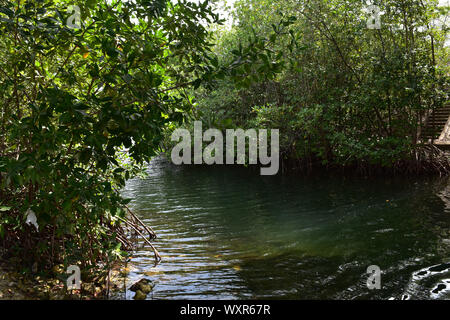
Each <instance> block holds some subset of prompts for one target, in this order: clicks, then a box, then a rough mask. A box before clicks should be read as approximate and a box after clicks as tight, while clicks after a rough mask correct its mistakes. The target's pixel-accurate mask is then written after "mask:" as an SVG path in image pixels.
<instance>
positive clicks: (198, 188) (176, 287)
mask: <svg viewBox="0 0 450 320" xmlns="http://www.w3.org/2000/svg"><path fill="white" fill-rule="evenodd" d="M148 173H149V176H148V178H146V179H144V180H139V179H135V180H132V181H130V182H129V183H128V185H127V187H126V189H125V190H124V195H125V196H126V197H129V198H132V199H133V201H132V202H131V206H132V208H133V210H134V211H135V212H136V213H138V214H139V215H140V216H141V217H142V218H143V220H144V221H145V222H146V223H147V224H148V225H150V226H152V227H153V229H154V230H155V231H156V233H157V234H158V239H156V240H155V242H154V244H155V245H156V247H157V248H158V250H159V251H160V253H161V255H162V257H163V260H162V262H161V263H160V264H159V265H158V266H156V267H154V258H153V253H152V251H151V250H149V249H148V248H143V249H140V250H138V251H137V252H136V254H134V255H133V259H132V260H131V263H130V265H129V266H130V269H131V273H130V274H129V276H128V279H127V285H128V286H130V285H131V284H132V283H133V282H134V281H136V280H138V279H139V278H141V277H147V278H149V279H152V280H154V281H155V284H156V285H155V288H154V291H153V293H152V294H150V295H149V298H153V299H253V298H258V299H271V298H283V299H355V298H356V299H389V298H395V299H401V298H402V297H403V298H405V297H409V298H413V299H449V298H450V265H445V263H449V262H450V185H449V182H450V181H449V180H448V179H441V178H411V179H408V178H404V177H403V178H392V179H386V178H376V179H373V178H371V179H363V178H342V177H339V178H338V177H326V176H321V177H313V178H302V177H299V176H290V177H286V176H285V177H280V176H276V177H267V176H266V177H261V176H259V174H258V171H256V172H250V171H248V170H246V169H243V168H233V167H229V166H221V167H196V166H190V167H178V166H173V165H171V164H169V163H167V162H165V161H163V160H161V159H156V160H154V161H153V162H152V164H151V165H150V167H149V169H148ZM448 185H449V187H447V186H448ZM369 265H378V266H379V267H380V268H381V270H382V275H381V289H380V290H376V289H374V290H369V289H368V288H367V285H366V281H367V278H368V274H366V269H367V267H368V266H369ZM434 266H437V267H434ZM430 267H431V269H428V268H430ZM439 284H441V285H440V286H439ZM437 286H439V287H437ZM433 291H434V292H433ZM133 295H134V293H132V292H130V291H127V293H126V298H132V296H133Z"/></svg>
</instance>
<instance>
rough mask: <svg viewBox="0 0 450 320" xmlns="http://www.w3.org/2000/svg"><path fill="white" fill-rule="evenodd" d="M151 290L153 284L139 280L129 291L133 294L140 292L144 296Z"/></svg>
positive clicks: (146, 280)
mask: <svg viewBox="0 0 450 320" xmlns="http://www.w3.org/2000/svg"><path fill="white" fill-rule="evenodd" d="M152 289H153V284H152V283H151V281H150V280H148V279H141V280H139V281H138V282H136V283H135V284H133V285H132V286H131V287H130V290H131V291H133V292H136V291H138V290H139V291H141V292H143V293H145V294H148V293H149V292H150V291H152Z"/></svg>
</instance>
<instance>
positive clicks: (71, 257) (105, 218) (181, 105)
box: [0, 0, 291, 271]
mask: <svg viewBox="0 0 450 320" xmlns="http://www.w3.org/2000/svg"><path fill="white" fill-rule="evenodd" d="M73 5H74V4H73V3H72V2H71V1H68V0H67V1H66V0H61V1H55V0H53V1H51V0H33V1H31V0H30V1H23V0H22V1H21V0H17V1H4V0H1V1H0V96H1V102H0V103H1V108H2V109H1V110H2V112H1V120H0V126H1V137H0V201H1V204H0V205H1V207H0V241H1V243H2V248H3V249H5V250H6V251H7V252H6V253H7V254H9V255H14V256H16V257H20V258H21V259H22V265H23V266H25V269H26V270H25V271H27V270H28V271H30V269H36V268H38V269H40V270H48V268H51V267H52V266H54V265H55V264H60V263H62V262H63V263H64V265H66V266H67V265H70V264H77V265H79V266H80V267H82V270H84V271H86V270H87V269H89V268H96V267H97V266H98V265H99V263H100V265H103V266H109V265H110V263H111V262H112V261H114V260H115V259H117V258H119V257H121V256H122V255H123V253H124V252H123V250H124V249H126V248H124V244H125V245H126V243H124V241H126V239H124V234H123V229H122V227H121V226H122V225H121V223H122V222H124V220H125V219H126V210H125V207H126V204H127V203H128V200H127V199H123V198H122V197H121V195H120V189H121V188H122V187H123V186H124V184H125V182H126V180H127V179H129V178H131V177H133V176H135V175H137V174H140V173H142V168H143V167H144V166H145V164H146V163H147V162H148V161H149V160H150V159H151V157H152V156H154V155H155V154H156V153H157V152H159V151H160V141H161V139H162V138H163V137H164V132H165V131H166V130H170V128H174V126H176V125H177V124H180V123H182V122H183V119H184V117H185V115H188V114H191V111H192V110H191V108H192V106H193V105H192V102H191V98H192V97H190V96H188V94H187V90H193V89H197V88H199V87H200V86H202V87H205V88H211V87H212V86H213V85H214V83H215V81H216V80H215V79H225V78H230V77H233V81H235V82H236V83H242V82H246V81H247V82H248V77H247V76H246V75H245V74H243V72H242V70H240V68H242V67H244V66H245V65H246V64H260V61H259V60H260V57H259V56H258V52H259V50H264V48H265V47H267V46H269V45H270V44H271V43H272V42H273V37H269V38H266V37H263V38H258V37H254V38H253V40H252V43H251V44H248V45H247V47H244V48H243V47H242V46H239V47H238V48H239V49H238V50H239V51H242V50H244V51H245V53H244V52H242V54H241V58H240V60H239V62H235V61H231V62H229V63H223V64H219V60H218V58H217V57H216V55H215V54H213V53H212V52H211V47H212V46H213V44H212V43H211V41H210V40H211V37H210V31H209V29H208V26H209V25H211V24H215V25H217V24H220V23H221V22H222V21H220V20H219V16H218V15H217V14H216V13H215V12H213V10H212V4H210V3H209V1H205V2H201V3H198V4H196V3H192V2H188V1H184V0H182V1H178V2H176V3H173V2H170V1H166V0H153V1H148V0H137V1H118V0H117V1H109V0H104V1H94V0H89V1H84V2H82V3H80V4H77V5H79V7H74V6H73ZM78 9H79V11H80V16H77V12H78ZM290 24H291V21H285V20H282V21H280V23H279V29H280V30H282V29H285V28H286V27H288V26H289V25H290ZM249 46H253V47H252V48H251V50H248V48H249ZM258 48H261V49H258ZM276 72H278V70H277V67H276V65H269V66H268V67H267V68H266V70H265V73H266V74H267V76H272V77H273V75H274V74H275V73H276ZM34 216H35V219H36V222H37V225H36V226H35V225H33V223H27V219H31V221H33V219H34ZM30 217H31V218H30ZM127 225H128V224H127ZM23 262H25V263H24V264H23Z"/></svg>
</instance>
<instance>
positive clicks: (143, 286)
mask: <svg viewBox="0 0 450 320" xmlns="http://www.w3.org/2000/svg"><path fill="white" fill-rule="evenodd" d="M140 289H141V291H142V292H144V293H145V294H149V293H150V291H152V289H153V286H152V285H151V284H141V286H140Z"/></svg>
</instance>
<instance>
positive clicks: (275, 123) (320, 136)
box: [196, 0, 449, 172]
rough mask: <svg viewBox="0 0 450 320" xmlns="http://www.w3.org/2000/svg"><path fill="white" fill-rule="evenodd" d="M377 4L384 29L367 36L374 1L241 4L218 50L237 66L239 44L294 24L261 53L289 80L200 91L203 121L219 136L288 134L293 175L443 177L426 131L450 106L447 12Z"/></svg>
mask: <svg viewBox="0 0 450 320" xmlns="http://www.w3.org/2000/svg"><path fill="white" fill-rule="evenodd" d="M374 4H376V5H378V6H379V8H380V10H381V13H380V17H381V21H380V22H381V25H380V28H379V29H376V28H374V29H371V28H368V23H367V22H368V20H369V18H370V14H371V13H370V12H369V11H368V8H369V7H368V4H367V2H366V1H353V0H352V1H344V0H332V1H329V0H326V1H325V0H308V1H293V0H278V1H267V0H241V1H238V2H237V3H236V4H235V11H234V18H235V24H234V25H233V27H232V28H231V29H225V30H222V31H220V32H217V33H216V37H217V43H216V46H215V48H214V50H215V52H216V53H217V54H218V55H219V56H220V60H221V61H230V60H233V59H235V53H236V52H235V51H233V48H234V47H236V45H238V44H239V43H242V44H243V45H245V44H246V43H248V41H249V40H248V37H249V36H250V37H251V36H253V35H254V34H257V35H259V36H261V35H268V34H269V33H270V32H272V31H273V29H275V28H276V25H277V23H278V21H279V19H280V14H283V15H284V16H290V17H293V18H292V20H293V25H292V28H291V29H292V30H293V31H291V32H289V33H285V34H282V33H280V34H279V35H278V36H277V37H276V42H275V43H274V44H273V46H272V47H269V48H266V50H265V52H264V53H261V54H262V59H265V60H266V61H269V62H272V61H274V59H275V58H277V59H278V60H279V61H280V66H279V67H280V68H282V72H281V73H280V74H279V75H278V76H277V77H275V78H267V77H261V74H260V71H261V67H260V66H257V65H254V66H251V67H250V66H248V68H247V70H246V71H247V73H248V74H251V75H252V77H253V82H248V83H244V86H243V87H237V88H236V86H234V85H233V84H232V83H231V82H230V81H229V80H228V79H226V80H224V81H222V82H221V83H220V84H218V86H217V87H216V88H215V89H214V90H204V91H201V92H199V91H197V92H196V97H197V99H198V108H197V114H196V115H197V118H201V119H202V121H203V122H204V123H206V124H208V125H210V126H215V127H218V128H225V127H242V128H279V129H280V139H281V141H280V149H281V156H282V158H283V160H284V169H285V170H286V169H291V168H293V167H299V168H303V169H306V170H309V169H310V168H312V167H313V166H321V167H324V166H325V167H334V168H336V167H338V168H344V167H351V168H355V167H356V168H358V169H360V170H361V171H362V172H367V169H369V168H381V169H382V170H385V169H388V170H394V171H403V172H405V171H406V172H411V171H416V172H417V171H421V170H422V169H424V168H429V169H433V170H434V169H435V168H437V167H436V166H433V165H432V164H431V162H430V161H432V160H431V159H430V158H429V152H423V151H424V148H425V147H424V146H423V143H425V142H427V141H424V140H423V139H422V140H421V139H420V136H419V133H420V128H421V126H423V124H424V121H426V115H427V113H428V112H429V111H430V110H432V109H435V108H441V107H443V106H444V105H445V101H446V99H448V89H446V86H448V79H449V78H448V76H449V50H448V49H449V48H448V21H447V20H448V19H446V18H448V12H449V11H448V8H445V7H438V5H437V1H425V0H424V1H422V0H402V1H397V0H396V1H390V0H387V1H376V2H375V3H374ZM369 21H371V20H369ZM446 40H447V43H445V41H446ZM446 45H447V46H446ZM274 52H277V53H279V54H281V55H282V56H281V57H280V56H275V55H274V54H273V53H274ZM383 168H384V169H383Z"/></svg>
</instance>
